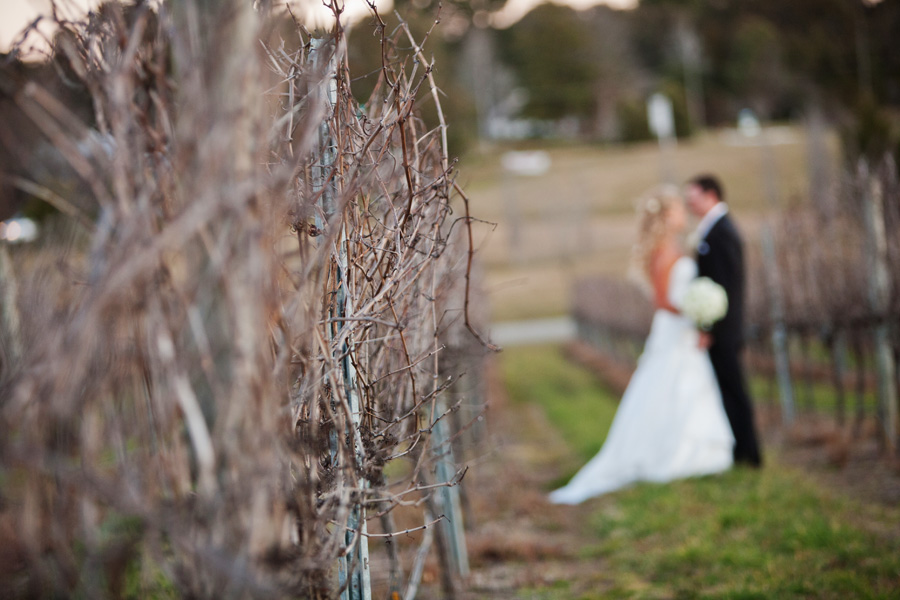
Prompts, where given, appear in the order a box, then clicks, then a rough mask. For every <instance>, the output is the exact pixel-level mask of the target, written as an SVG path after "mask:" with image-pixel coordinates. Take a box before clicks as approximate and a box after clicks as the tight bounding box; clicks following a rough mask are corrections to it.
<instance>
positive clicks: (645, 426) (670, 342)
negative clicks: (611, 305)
mask: <svg viewBox="0 0 900 600" xmlns="http://www.w3.org/2000/svg"><path fill="white" fill-rule="evenodd" d="M639 213H640V229H639V234H638V244H637V245H636V247H635V250H636V257H635V258H636V259H637V260H638V261H639V263H640V265H641V267H642V269H643V270H644V272H645V274H646V276H647V277H648V278H649V280H650V282H651V283H652V286H653V298H654V304H655V306H656V312H655V313H654V316H653V324H652V326H651V328H650V336H649V337H648V338H647V341H646V343H645V345H644V352H643V354H642V355H641V357H640V359H639V360H638V365H637V370H635V372H634V375H633V376H632V378H631V381H630V382H629V384H628V388H627V389H626V390H625V394H624V396H623V397H622V401H621V403H620V404H619V408H618V410H617V412H616V416H615V418H614V419H613V423H612V426H611V427H610V430H609V434H608V435H607V438H606V441H605V442H604V444H603V447H602V448H601V449H600V452H599V453H598V454H597V455H596V456H594V458H592V459H591V460H590V462H588V463H587V464H586V465H585V466H584V467H582V469H581V470H580V471H578V473H577V474H576V475H575V477H573V478H572V480H571V481H570V482H569V484H568V485H566V486H565V487H562V488H560V489H558V490H555V491H554V492H552V493H551V494H550V500H551V502H553V503H556V504H578V503H579V502H582V501H584V500H586V499H588V498H592V497H594V496H599V495H601V494H605V493H608V492H611V491H613V490H617V489H620V488H622V487H624V486H626V485H629V484H631V483H634V482H637V481H652V482H665V481H671V480H673V479H679V478H683V477H691V476H696V475H708V474H711V473H718V472H721V471H725V470H727V469H729V468H730V467H731V465H732V460H733V459H732V446H733V445H734V437H733V435H732V433H731V427H730V425H729V424H728V419H727V417H726V415H725V409H724V408H723V406H722V398H721V395H720V392H719V388H718V385H717V383H716V378H715V374H714V373H713V368H712V364H711V363H710V361H709V357H708V355H707V353H706V351H705V350H703V349H701V348H700V341H699V333H698V331H697V330H696V328H695V326H694V324H693V323H692V322H691V321H689V320H688V319H687V318H686V317H683V316H682V315H681V314H679V307H680V306H681V300H682V297H683V296H684V293H685V291H686V289H687V287H688V284H689V283H690V282H691V280H693V279H694V278H695V277H696V276H697V265H696V264H695V263H694V261H693V260H692V259H691V258H689V257H687V256H685V255H684V254H683V252H682V250H681V246H680V244H679V241H678V238H679V234H680V233H681V232H683V231H684V228H685V225H686V221H687V219H686V213H685V208H684V205H683V203H682V200H681V197H680V196H679V195H678V193H677V191H675V190H669V189H663V190H660V191H657V192H656V193H654V194H652V195H650V196H648V197H647V198H646V199H645V200H644V201H643V202H642V203H641V206H640V208H639Z"/></svg>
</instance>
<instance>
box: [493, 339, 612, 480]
mask: <svg viewBox="0 0 900 600" xmlns="http://www.w3.org/2000/svg"><path fill="white" fill-rule="evenodd" d="M501 356H502V361H501V362H502V368H503V376H504V380H505V381H506V388H507V393H508V394H509V397H510V400H512V401H513V402H530V403H534V404H537V405H539V406H540V407H541V408H543V409H544V411H545V412H546V414H547V417H548V418H549V420H550V422H551V423H552V424H553V426H554V427H556V428H557V429H559V430H560V431H561V432H563V434H564V435H565V439H566V442H567V443H568V445H569V446H570V447H571V448H572V450H573V452H574V453H575V454H576V455H577V456H578V458H580V459H581V460H582V461H584V460H587V459H588V458H590V457H591V456H593V455H594V454H596V452H597V451H598V450H599V449H600V446H601V445H602V444H603V441H604V440H605V439H606V432H607V430H608V429H609V425H610V424H611V423H612V419H613V416H614V415H615V414H616V407H617V406H618V400H619V399H618V397H616V396H614V395H613V394H612V393H611V392H610V391H609V390H608V389H607V388H606V387H604V386H603V384H602V382H600V380H599V379H598V378H597V377H596V376H594V375H593V374H592V373H590V372H588V371H587V370H585V369H583V368H581V367H579V366H578V365H576V364H574V363H572V362H571V361H569V360H568V359H567V358H566V357H565V356H563V354H562V352H561V351H560V349H559V348H557V347H555V346H528V347H521V348H510V349H507V350H505V351H504V352H503V354H502V355H501ZM569 475H571V473H570V474H569Z"/></svg>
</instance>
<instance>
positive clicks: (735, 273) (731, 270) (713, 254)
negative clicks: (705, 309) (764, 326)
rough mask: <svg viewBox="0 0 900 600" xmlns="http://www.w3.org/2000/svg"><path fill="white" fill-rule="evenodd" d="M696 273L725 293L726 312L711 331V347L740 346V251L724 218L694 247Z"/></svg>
mask: <svg viewBox="0 0 900 600" xmlns="http://www.w3.org/2000/svg"><path fill="white" fill-rule="evenodd" d="M697 272H698V275H699V276H700V277H709V278H710V279H712V280H713V281H715V282H716V283H718V284H719V285H721V286H722V287H723V288H725V293H726V294H728V313H727V314H726V315H725V317H724V318H723V319H722V320H720V321H718V322H717V323H716V324H715V325H713V328H712V332H711V333H712V336H713V345H714V346H740V345H741V344H743V340H744V250H743V242H741V236H740V234H738V231H737V228H735V226H734V224H733V223H732V222H731V219H729V218H728V215H727V214H726V215H724V216H723V217H722V218H720V219H719V220H718V221H717V222H716V224H715V225H713V226H712V229H710V230H709V233H707V234H706V238H704V239H703V240H702V241H701V242H700V244H699V245H698V248H697Z"/></svg>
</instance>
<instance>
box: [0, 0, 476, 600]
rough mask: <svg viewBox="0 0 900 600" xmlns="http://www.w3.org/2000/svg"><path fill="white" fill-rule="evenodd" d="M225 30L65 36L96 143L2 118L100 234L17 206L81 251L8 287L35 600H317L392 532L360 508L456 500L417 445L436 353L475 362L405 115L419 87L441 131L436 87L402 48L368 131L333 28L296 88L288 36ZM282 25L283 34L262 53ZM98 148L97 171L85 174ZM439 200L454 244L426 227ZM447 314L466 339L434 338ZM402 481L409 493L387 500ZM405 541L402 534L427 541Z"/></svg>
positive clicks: (32, 260)
mask: <svg viewBox="0 0 900 600" xmlns="http://www.w3.org/2000/svg"><path fill="white" fill-rule="evenodd" d="M222 5H223V6H221V7H219V8H217V9H211V8H208V7H206V5H201V4H200V3H193V2H181V3H177V4H173V5H169V4H165V3H163V4H162V5H161V7H160V9H159V11H158V12H155V11H154V10H152V9H151V8H150V7H149V5H148V4H142V3H138V5H137V6H135V7H123V6H120V5H118V4H116V3H110V4H107V5H105V6H104V7H103V9H102V10H101V11H100V13H95V14H93V15H91V16H90V17H89V18H88V19H86V20H85V21H81V22H68V21H63V20H62V19H59V20H58V21H59V22H58V25H59V27H60V30H61V33H60V34H59V35H58V37H57V40H58V41H59V48H60V51H61V52H63V53H64V54H65V61H67V62H68V65H69V68H70V70H71V72H73V73H75V74H76V76H77V77H78V79H79V80H80V83H81V85H83V86H84V89H85V90H86V92H87V93H89V94H90V96H91V100H92V102H93V106H94V110H95V113H96V119H95V122H94V123H93V124H84V123H79V122H78V121H77V119H75V118H74V117H73V115H72V114H71V113H70V112H69V111H68V109H67V108H66V107H65V106H63V105H61V104H60V103H59V102H56V101H55V100H54V98H53V95H52V93H51V92H50V91H49V90H45V89H43V88H40V87H34V84H30V85H31V87H26V88H23V89H22V90H20V92H19V94H18V96H17V102H18V103H19V106H20V107H21V108H22V109H23V110H24V111H25V112H26V113H27V114H28V115H29V116H31V117H32V118H33V119H34V120H35V121H36V123H37V124H38V125H39V126H40V127H41V128H42V130H43V132H44V134H45V135H46V136H47V137H48V138H49V139H50V141H51V142H52V143H53V145H54V146H55V147H56V148H57V150H58V151H59V152H61V153H62V154H63V156H64V157H65V158H66V159H67V160H68V161H69V163H70V164H72V166H73V167H75V168H76V170H77V172H78V173H79V174H80V175H81V176H82V177H83V178H84V179H85V180H86V181H87V183H88V184H89V189H90V198H89V200H90V201H91V202H93V206H94V207H95V212H96V215H97V218H96V223H94V224H90V223H87V222H85V217H84V215H82V214H81V213H80V212H78V210H79V209H75V208H71V209H70V206H69V204H68V203H67V202H68V200H67V199H66V198H63V197H62V196H59V197H57V195H56V193H55V192H50V193H45V192H44V191H43V188H42V187H40V186H39V184H34V185H35V186H38V187H34V186H32V184H31V183H29V182H28V181H27V180H24V179H23V180H21V181H19V182H18V183H19V187H22V188H24V189H26V190H30V191H31V192H32V193H40V194H44V196H45V197H46V199H47V200H48V201H49V202H51V203H54V204H55V205H57V206H58V207H59V208H61V209H62V210H64V211H66V212H67V213H69V214H70V216H71V217H72V219H74V220H76V221H77V222H79V223H81V224H82V225H84V226H85V227H84V231H83V232H82V233H81V234H79V235H80V236H81V237H79V238H78V239H79V240H80V241H79V242H78V243H76V244H74V245H72V246H69V247H67V248H66V249H65V253H64V254H60V252H61V249H60V246H59V244H58V242H57V240H53V239H47V240H45V241H44V242H43V245H42V246H41V247H40V248H36V249H33V250H30V251H22V252H16V256H15V257H14V258H15V260H14V262H16V261H18V263H17V264H15V265H14V267H13V270H15V271H20V270H21V269H22V268H24V266H25V265H26V264H30V265H36V267H35V268H36V269H37V270H36V271H35V273H39V274H40V275H39V276H36V277H34V278H33V279H32V280H31V281H29V282H28V284H27V285H24V286H22V289H19V290H18V291H17V292H16V295H17V302H16V303H17V306H18V309H19V311H20V312H21V313H22V319H21V323H20V326H19V330H18V332H17V335H16V337H15V340H14V341H15V342H16V344H18V345H19V346H20V347H21V351H20V352H18V353H4V354H3V355H2V356H3V357H4V363H3V364H2V369H3V370H2V395H3V397H4V398H5V400H3V401H2V404H0V419H2V427H3V428H4V431H6V432H9V435H4V439H3V440H2V442H0V457H2V473H0V476H2V477H3V479H4V481H15V482H16V483H15V484H13V485H10V486H4V490H3V505H2V506H3V508H2V509H0V510H3V511H4V512H8V513H10V514H12V515H13V516H14V517H15V519H16V522H17V523H18V524H19V528H18V530H17V534H18V539H19V541H20V542H21V543H22V546H23V555H22V557H21V558H22V560H23V561H24V562H25V564H28V565H30V567H29V569H28V571H27V574H28V580H29V585H33V586H35V587H36V589H39V590H44V593H48V594H49V593H56V592H59V591H72V590H82V591H83V593H85V594H87V595H97V594H101V595H102V594H112V595H115V594H116V593H117V592H116V590H115V589H113V588H114V587H115V586H116V585H119V584H121V581H122V579H123V577H127V576H128V575H126V573H127V572H128V569H130V568H133V567H134V565H142V566H141V567H140V568H142V569H143V570H144V576H143V581H162V582H165V583H164V584H159V585H163V586H169V587H172V588H174V589H175V590H177V591H178V592H179V593H181V594H183V595H195V596H202V597H221V596H224V595H226V594H228V595H232V596H235V597H250V596H262V595H265V596H272V597H281V596H294V597H296V596H297V595H300V596H306V597H313V598H318V597H322V598H324V597H331V596H332V595H333V594H335V593H336V587H335V582H334V580H333V579H334V577H333V575H334V561H335V560H336V559H337V558H338V557H339V556H343V555H346V554H347V553H348V551H349V549H350V548H351V547H352V546H353V544H355V543H358V540H359V539H360V538H363V537H369V538H373V539H378V538H379V537H380V536H383V537H386V538H390V537H392V536H394V535H396V533H398V532H391V531H384V532H382V533H376V534H367V533H365V532H364V531H362V530H361V529H360V527H359V526H358V525H354V524H353V521H352V519H353V518H354V516H353V515H354V514H357V513H358V510H359V509H360V507H364V506H366V505H370V504H373V505H374V504H377V505H378V508H379V510H378V511H377V513H376V515H375V516H377V517H383V516H384V515H388V514H389V513H390V511H391V509H392V507H394V506H399V505H409V506H410V507H413V506H415V504H418V506H419V507H421V506H422V504H423V503H422V500H423V498H425V497H426V496H427V495H428V494H430V493H432V492H433V491H434V490H436V489H439V488H440V487H441V486H445V485H452V484H455V483H457V482H458V481H457V480H456V479H455V480H454V481H452V482H442V481H435V480H434V478H433V476H431V475H428V474H429V473H430V472H431V468H430V464H431V460H432V459H433V458H434V456H433V453H432V451H430V450H429V449H427V448H426V447H425V444H424V443H423V441H424V440H425V439H427V436H428V435H429V433H430V431H431V428H432V427H433V426H434V424H435V423H436V422H437V421H438V420H439V419H441V418H443V417H444V416H445V415H446V414H447V412H446V411H444V410H443V409H440V410H438V409H436V406H437V405H436V404H435V399H436V398H438V397H439V395H440V393H441V392H442V391H443V390H444V389H446V385H445V384H442V383H441V382H440V381H439V370H440V371H441V372H442V373H443V372H445V371H446V370H447V369H448V368H453V365H448V364H447V363H440V362H439V360H440V359H441V357H442V355H443V354H444V348H446V347H449V346H453V347H457V348H458V347H461V344H462V345H465V343H466V342H464V341H460V340H461V339H462V338H461V337H460V333H459V331H460V330H462V329H463V328H464V327H465V328H467V329H468V330H469V331H471V332H472V333H473V334H475V335H476V336H478V338H479V340H481V339H482V338H481V336H480V335H479V334H478V333H477V327H476V324H475V323H473V322H472V319H471V318H470V314H469V295H470V294H471V293H472V290H471V283H470V279H471V270H472V259H473V256H474V246H473V243H472V234H471V222H472V217H471V216H470V214H469V212H468V210H469V209H468V199H467V198H465V196H464V195H462V191H461V190H460V189H459V188H458V187H456V186H455V183H454V182H453V179H452V177H453V173H452V168H451V165H450V162H449V159H448V155H447V151H446V131H445V130H446V123H445V122H444V119H443V114H442V112H441V111H440V108H439V109H438V114H439V115H440V120H441V123H440V127H441V133H442V136H441V143H440V144H435V143H432V142H431V141H429V142H428V143H427V144H420V143H419V141H420V140H421V139H422V138H421V137H419V136H418V132H419V131H424V130H425V128H424V127H423V126H422V124H421V122H419V121H418V117H417V116H416V115H415V113H413V112H412V108H413V106H414V100H415V98H416V95H417V93H418V92H419V90H420V87H421V86H422V85H423V83H425V82H427V85H428V87H429V89H430V93H431V94H432V95H433V100H434V102H436V103H438V107H440V103H439V95H438V93H437V86H436V84H435V81H434V79H433V77H432V73H431V65H428V66H426V67H425V69H424V73H420V72H418V71H417V64H416V62H419V63H421V64H426V63H425V61H424V55H422V54H421V45H420V44H416V43H415V42H414V41H413V36H412V33H411V32H410V30H409V29H408V28H406V27H404V28H403V31H404V33H405V34H406V35H407V36H408V38H409V39H410V41H411V42H413V46H414V47H415V48H416V52H418V53H419V61H413V62H414V64H413V66H412V67H409V66H408V65H407V64H406V63H404V62H402V61H401V62H397V61H387V60H386V61H385V62H384V65H383V69H382V71H381V73H380V74H379V77H380V82H379V85H377V86H376V94H382V93H383V94H385V98H384V99H385V100H388V101H386V102H382V101H381V100H382V98H380V97H379V98H373V100H372V101H370V102H367V103H366V106H367V107H368V108H367V111H368V112H367V113H366V114H363V113H362V111H361V108H360V106H359V105H358V104H357V103H356V101H355V100H354V99H353V97H352V95H351V93H350V80H349V75H348V73H347V68H346V62H345V59H344V57H343V55H342V53H343V52H344V50H343V48H344V43H343V38H342V35H343V34H342V31H341V28H340V27H339V26H338V27H336V28H335V29H334V31H333V32H332V33H331V34H329V35H328V36H326V38H325V40H326V41H325V42H322V43H319V44H318V50H317V52H318V57H319V58H321V57H322V56H323V54H322V53H327V54H328V55H329V56H335V58H334V60H327V61H323V62H320V63H319V64H318V65H317V64H314V63H313V57H311V54H315V53H314V52H312V50H311V48H312V46H311V45H310V40H311V36H310V35H309V33H308V32H306V31H305V29H303V28H302V26H299V25H298V24H297V23H296V21H295V20H293V19H287V20H285V19H284V18H282V15H279V14H277V13H275V12H272V11H270V10H269V9H268V8H266V6H267V4H266V3H262V5H263V6H262V8H259V9H258V10H255V9H253V8H251V3H248V2H242V1H238V0H234V1H231V2H226V3H222ZM204 7H205V8H204ZM333 10H334V12H335V17H336V18H338V17H339V13H340V10H339V7H337V6H333ZM378 20H379V22H380V23H381V25H380V28H381V32H382V47H383V51H384V52H385V56H387V53H389V52H395V51H396V50H393V49H392V42H391V40H390V39H389V38H388V37H386V36H385V35H384V23H383V21H381V20H380V17H379V18H378ZM275 24H277V25H279V26H280V27H282V28H285V27H287V29H288V30H290V31H291V33H292V36H291V37H290V38H280V37H278V36H277V35H274V34H273V35H270V36H269V37H264V32H267V31H268V32H271V31H274V30H276V27H275ZM261 39H262V46H260V40H261ZM326 64H330V65H331V67H330V68H325V65H326ZM331 82H334V84H335V85H336V95H335V102H334V104H333V106H332V105H329V103H328V102H327V100H326V96H325V95H324V94H323V93H322V90H323V89H324V88H326V87H327V86H328V85H331ZM323 125H324V127H323ZM91 128H96V129H95V131H97V132H98V133H99V135H101V136H103V138H104V139H105V140H106V141H107V142H108V143H109V144H110V146H111V147H112V148H114V151H113V152H111V153H110V154H104V153H99V152H95V153H91V154H84V153H83V152H82V151H81V150H80V149H79V146H78V142H79V141H81V140H80V138H81V137H82V136H84V135H86V133H88V132H89V131H90V129H91ZM323 142H324V145H323ZM394 156H398V157H400V158H399V159H397V160H395V159H394V158H393V157H394ZM454 190H455V191H456V192H457V193H458V194H459V195H462V197H463V200H464V202H465V204H466V217H465V219H466V225H467V234H468V240H467V241H466V240H462V239H460V237H459V236H453V231H452V226H451V224H450V223H448V222H447V219H448V215H449V214H450V204H449V203H450V199H451V197H452V196H453V195H454ZM82 205H83V204H78V206H82ZM464 244H465V245H464ZM466 246H467V247H466ZM60 263H64V264H65V265H66V267H65V269H59V268H58V267H57V266H56V265H58V264H60ZM71 273H77V274H78V278H79V279H80V280H83V281H86V282H88V285H86V286H81V287H78V286H73V285H72V278H71V277H70V274H71ZM463 281H464V282H465V286H464V287H465V289H464V290H463V289H462V286H461V282H463ZM460 304H464V305H465V309H464V319H463V322H460V321H459V320H456V321H454V322H453V323H450V324H448V323H444V322H443V318H442V317H441V318H439V316H441V315H445V314H447V313H448V312H450V311H451V310H455V309H456V307H458V306H459V305H460ZM48 323H51V324H52V326H51V327H48V326H47V324H48ZM3 340H4V344H5V345H6V344H7V343H8V342H9V339H8V336H6V337H4V338H3ZM485 345H486V346H488V347H490V345H489V344H487V343H486V342H485ZM458 354H459V353H458ZM457 367H459V368H460V369H463V368H472V367H462V366H459V365H457ZM348 373H352V374H354V375H353V376H354V377H355V382H351V381H350V380H348ZM451 381H452V378H451ZM448 385H449V384H448ZM357 403H358V405H359V409H358V410H355V409H354V408H353V407H354V406H356V404H357ZM398 457H404V458H406V459H409V460H410V461H411V464H412V466H411V473H412V475H411V476H410V478H409V479H408V480H406V481H405V482H399V483H400V484H401V485H402V486H405V488H403V489H402V490H400V491H397V490H396V489H395V490H394V491H390V492H388V491H387V489H386V487H385V477H384V475H383V469H384V465H385V463H386V462H387V461H388V460H391V459H393V460H397V459H398ZM76 473H77V474H81V476H76ZM61 482H64V485H63V484H62V483H61ZM397 483H398V482H394V486H395V488H396V485H397ZM409 499H417V503H412V504H411V503H410V501H409ZM421 510H424V509H421ZM388 522H389V521H388ZM421 522H424V523H425V525H423V526H422V527H419V528H415V529H408V531H415V530H418V529H428V528H430V527H431V525H432V524H433V523H435V522H437V520H435V519H433V518H430V517H428V516H427V515H426V514H424V513H423V518H422V521H421ZM332 524H334V525H332ZM347 531H350V532H352V533H353V535H352V536H351V537H352V538H353V540H357V541H350V542H349V543H348V541H347V537H346V535H345V533H346V532H347ZM399 533H403V532H399ZM430 540H431V537H430V534H429V535H428V536H426V537H425V540H423V548H425V549H426V551H427V545H429V544H430ZM79 544H80V545H82V547H83V548H84V550H83V552H81V553H78V552H74V551H73V548H75V547H76V546H77V545H79ZM114 557H120V559H116V560H114ZM420 562H421V561H418V562H417V565H419V566H418V567H414V568H413V569H412V572H413V575H414V576H415V573H416V572H419V571H420V570H421V569H420V566H421V565H420V564H419V563H420ZM131 577H134V575H131ZM102 581H105V582H107V583H106V584H105V585H108V586H109V588H108V589H105V590H102V589H100V588H101V587H102V586H103V585H104V584H101V583H98V582H102ZM116 582H119V583H116ZM98 586H99V587H98ZM416 586H417V583H416V582H414V583H413V584H412V585H411V586H410V589H412V590H414V589H415V588H416ZM145 591H146V592H148V593H149V592H152V591H153V590H145Z"/></svg>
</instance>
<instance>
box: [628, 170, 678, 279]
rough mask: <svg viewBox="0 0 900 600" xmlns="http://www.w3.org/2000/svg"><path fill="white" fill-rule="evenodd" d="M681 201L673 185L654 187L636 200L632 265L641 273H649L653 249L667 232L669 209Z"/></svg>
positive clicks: (644, 274)
mask: <svg viewBox="0 0 900 600" xmlns="http://www.w3.org/2000/svg"><path fill="white" fill-rule="evenodd" d="M681 201H682V200H681V194H680V193H679V191H678V188H677V187H675V186H673V185H665V186H659V187H657V188H654V189H653V190H651V191H650V192H648V193H647V194H645V195H644V196H643V197H641V198H640V199H639V200H638V201H637V214H638V233H637V241H636V242H635V244H634V249H633V252H632V263H633V265H632V266H633V267H639V268H640V271H641V275H643V276H645V277H646V276H647V275H649V273H650V262H651V259H652V257H653V251H654V250H656V248H657V247H658V246H659V244H660V242H661V241H662V240H663V239H664V238H665V237H666V233H668V219H667V217H668V215H669V211H670V210H671V209H672V206H673V205H675V204H676V203H680V202H681Z"/></svg>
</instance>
